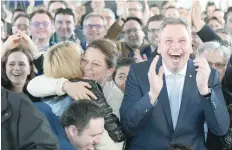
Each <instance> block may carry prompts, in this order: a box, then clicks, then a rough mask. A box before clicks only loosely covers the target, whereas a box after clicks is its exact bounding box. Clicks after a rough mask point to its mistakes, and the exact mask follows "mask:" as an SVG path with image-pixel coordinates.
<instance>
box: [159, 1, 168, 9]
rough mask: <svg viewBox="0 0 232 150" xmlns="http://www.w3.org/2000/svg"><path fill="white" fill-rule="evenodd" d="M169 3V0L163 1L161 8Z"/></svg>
mask: <svg viewBox="0 0 232 150" xmlns="http://www.w3.org/2000/svg"><path fill="white" fill-rule="evenodd" d="M168 3H169V1H163V2H162V3H161V8H162V9H163V7H164V6H165V5H167V4H168Z"/></svg>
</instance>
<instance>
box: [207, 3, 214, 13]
mask: <svg viewBox="0 0 232 150" xmlns="http://www.w3.org/2000/svg"><path fill="white" fill-rule="evenodd" d="M210 6H215V7H216V5H215V3H214V2H208V3H207V5H206V11H207V9H208V7H210Z"/></svg>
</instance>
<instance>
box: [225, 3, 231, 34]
mask: <svg viewBox="0 0 232 150" xmlns="http://www.w3.org/2000/svg"><path fill="white" fill-rule="evenodd" d="M224 20H225V28H226V29H227V30H228V31H229V32H230V34H232V7H229V8H228V10H227V12H226V13H225V16H224Z"/></svg>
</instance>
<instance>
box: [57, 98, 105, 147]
mask: <svg viewBox="0 0 232 150" xmlns="http://www.w3.org/2000/svg"><path fill="white" fill-rule="evenodd" d="M104 116H105V113H104V112H103V110H102V108H101V107H99V105H98V104H96V103H95V102H94V101H89V100H79V101H77V102H74V103H73V104H71V105H70V107H69V108H68V109H67V110H66V111H65V112H64V114H63V115H62V117H61V124H62V126H63V127H64V129H65V133H66V136H67V138H68V139H69V141H70V142H71V143H72V145H73V146H74V147H75V148H76V149H78V150H86V149H89V148H91V147H94V146H95V145H97V144H99V143H100V142H101V138H102V135H103V133H104V124H105V121H104ZM93 149H94V148H93Z"/></svg>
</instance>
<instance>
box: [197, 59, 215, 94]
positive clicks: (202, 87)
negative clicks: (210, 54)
mask: <svg viewBox="0 0 232 150" xmlns="http://www.w3.org/2000/svg"><path fill="white" fill-rule="evenodd" d="M194 65H195V66H196V67H197V69H196V71H197V75H196V82H197V87H198V90H199V93H200V94H201V95H206V94H208V93H209V88H208V80H209V76H210V72H211V69H210V67H209V64H208V62H207V60H206V59H205V58H204V57H197V58H196V59H195V60H194Z"/></svg>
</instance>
